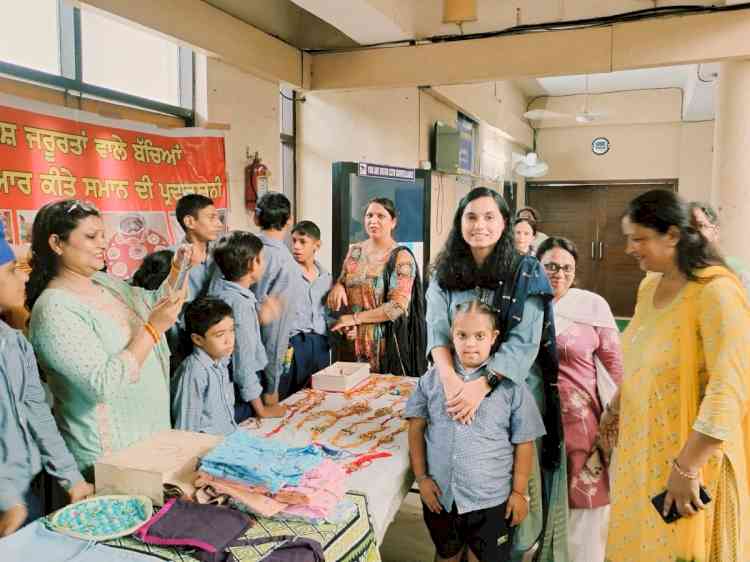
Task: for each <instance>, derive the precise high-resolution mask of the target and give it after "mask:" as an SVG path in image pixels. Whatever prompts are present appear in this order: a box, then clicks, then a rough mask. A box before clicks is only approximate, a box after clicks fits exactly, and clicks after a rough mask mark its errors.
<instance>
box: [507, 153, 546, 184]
mask: <svg viewBox="0 0 750 562" xmlns="http://www.w3.org/2000/svg"><path fill="white" fill-rule="evenodd" d="M513 169H514V170H515V172H516V173H517V174H518V175H519V176H523V177H525V178H539V177H542V176H544V175H546V174H547V172H549V164H547V163H546V162H544V161H543V160H541V159H540V158H539V155H538V154H537V153H536V152H529V153H528V154H526V156H523V157H522V158H521V159H520V160H518V163H517V164H516V165H515V166H514V168H513Z"/></svg>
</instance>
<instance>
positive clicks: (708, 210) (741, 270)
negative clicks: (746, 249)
mask: <svg viewBox="0 0 750 562" xmlns="http://www.w3.org/2000/svg"><path fill="white" fill-rule="evenodd" d="M688 210H689V211H690V224H691V225H692V227H693V228H694V229H696V230H697V231H698V232H700V233H701V236H703V238H705V239H706V240H707V241H708V242H710V243H712V244H715V245H716V246H719V245H720V243H721V225H720V224H719V214H718V213H717V212H716V209H714V208H713V207H712V206H711V205H709V204H708V203H703V202H701V201H691V202H690V203H688ZM724 261H726V262H727V266H728V267H729V268H730V269H731V270H732V271H733V272H734V274H735V275H736V276H737V278H738V279H739V280H740V283H742V286H743V287H745V291H747V294H748V295H750V268H749V267H748V266H747V265H746V264H745V263H744V262H743V261H742V260H741V259H739V258H737V257H735V256H724Z"/></svg>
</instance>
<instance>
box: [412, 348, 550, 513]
mask: <svg viewBox="0 0 750 562" xmlns="http://www.w3.org/2000/svg"><path fill="white" fill-rule="evenodd" d="M455 367H456V372H457V373H458V374H459V376H462V377H463V379H464V381H472V380H475V379H477V378H479V377H480V376H482V375H483V373H484V369H485V368H486V366H482V367H480V368H479V369H476V370H475V371H473V372H466V371H465V370H464V369H463V368H462V366H461V365H460V364H458V361H456V365H455ZM404 417H406V418H425V419H426V420H427V427H426V429H425V445H426V449H427V472H428V474H429V475H430V476H431V477H432V478H433V479H434V480H435V482H436V483H437V485H438V486H439V487H440V490H441V491H442V492H443V493H442V495H441V496H440V497H439V499H440V503H441V504H442V506H443V507H444V508H445V509H446V511H451V510H452V509H453V503H454V502H455V504H456V508H457V509H458V512H459V513H467V512H471V511H477V510H479V509H486V508H489V507H495V506H498V505H501V504H503V503H504V502H505V501H507V499H508V496H509V495H510V491H511V486H512V483H513V482H512V481H513V451H514V449H513V446H514V445H517V444H519V443H526V442H527V441H533V440H535V439H537V438H538V437H541V436H542V435H544V433H545V431H544V423H543V422H542V416H541V415H540V414H539V409H538V408H537V406H536V402H535V401H534V397H533V396H532V395H531V392H530V391H529V389H528V388H527V387H526V384H524V383H521V384H516V383H514V382H513V381H511V380H510V379H507V378H503V379H502V380H501V382H500V384H499V385H498V386H497V387H496V388H495V390H493V391H492V392H491V393H490V394H489V395H487V396H486V397H485V398H484V400H482V402H481V404H480V405H479V409H478V410H477V413H476V417H475V418H474V421H472V422H471V423H470V424H469V425H464V424H462V423H460V422H457V421H455V420H453V419H452V418H451V417H450V415H448V412H447V411H446V409H445V394H444V393H443V385H442V383H441V382H440V377H439V376H438V372H437V368H435V367H432V368H430V370H429V371H427V373H426V374H425V375H424V376H423V377H420V379H419V382H418V383H417V388H416V389H415V391H414V394H412V395H411V397H409V401H408V402H407V403H406V410H405V413H404Z"/></svg>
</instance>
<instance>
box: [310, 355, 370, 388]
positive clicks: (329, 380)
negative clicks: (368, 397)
mask: <svg viewBox="0 0 750 562" xmlns="http://www.w3.org/2000/svg"><path fill="white" fill-rule="evenodd" d="M368 378H370V364H369V363H347V362H345V361H339V362H336V363H334V364H333V365H331V366H329V367H326V368H325V369H323V370H322V371H318V372H317V373H315V374H314V375H313V376H312V387H313V388H315V389H318V390H326V391H328V392H345V391H347V390H351V389H353V388H355V387H357V386H359V385H360V384H361V383H363V382H364V381H365V380H366V379H368Z"/></svg>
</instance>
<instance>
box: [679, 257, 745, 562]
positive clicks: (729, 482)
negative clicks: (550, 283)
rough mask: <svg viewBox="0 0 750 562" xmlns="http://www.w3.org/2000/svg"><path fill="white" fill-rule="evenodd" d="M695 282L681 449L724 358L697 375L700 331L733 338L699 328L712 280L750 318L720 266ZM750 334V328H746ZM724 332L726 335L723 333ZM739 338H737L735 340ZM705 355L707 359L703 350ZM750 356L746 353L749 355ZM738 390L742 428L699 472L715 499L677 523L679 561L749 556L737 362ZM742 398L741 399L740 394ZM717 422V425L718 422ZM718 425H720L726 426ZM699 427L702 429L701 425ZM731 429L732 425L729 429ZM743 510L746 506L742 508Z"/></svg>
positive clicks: (685, 330)
mask: <svg viewBox="0 0 750 562" xmlns="http://www.w3.org/2000/svg"><path fill="white" fill-rule="evenodd" d="M696 276H697V277H698V281H697V282H690V283H688V285H687V287H686V288H685V290H686V294H685V305H684V306H682V307H681V309H680V314H681V315H682V318H681V326H680V371H679V375H680V377H679V378H680V391H679V392H680V442H681V443H682V444H684V443H685V442H686V441H687V439H688V435H689V434H690V432H691V431H692V430H693V428H694V426H695V422H696V420H697V419H698V416H699V410H701V409H702V408H703V402H704V400H706V399H708V400H715V399H716V398H714V397H707V396H706V395H705V394H704V392H705V390H706V387H707V385H708V382H709V380H710V379H711V378H712V377H713V376H715V375H716V373H714V372H712V370H713V369H715V368H716V367H717V366H719V365H720V361H721V360H722V358H720V357H716V358H712V359H711V360H710V361H709V358H708V356H707V357H706V369H705V373H699V363H700V361H699V359H700V358H699V357H698V350H699V349H701V347H700V346H699V341H698V340H699V338H701V337H702V336H703V335H704V334H702V333H701V331H702V330H703V331H708V330H711V331H713V330H715V331H716V334H720V336H719V337H723V338H731V337H733V335H734V334H733V333H732V331H731V330H732V328H731V327H729V328H727V327H725V326H703V325H702V319H701V318H699V311H698V308H699V307H698V303H699V301H700V299H701V293H702V291H704V290H705V288H706V285H707V284H708V283H710V282H711V281H715V280H716V279H727V280H729V281H730V282H731V285H732V287H733V288H736V290H737V292H738V293H739V294H740V295H741V297H742V299H741V300H742V306H744V308H745V311H746V314H750V306H748V302H747V299H746V298H745V292H744V288H743V287H742V285H741V284H740V282H739V280H738V279H737V277H736V276H735V275H733V274H732V273H731V272H730V271H729V270H728V269H726V268H724V267H719V266H713V267H708V268H705V269H703V270H700V271H698V272H697V273H696ZM745 327H746V328H750V322H745ZM725 328H727V332H724V330H725ZM738 335H739V334H738ZM703 350H704V354H706V355H708V354H707V352H706V349H705V341H704V348H703ZM747 352H748V354H750V349H747ZM737 367H739V368H740V369H739V373H738V380H736V381H735V382H736V383H737V384H736V386H737V388H740V389H741V388H742V387H744V398H745V408H744V416H743V417H742V419H741V423H740V424H739V425H738V426H735V429H734V431H732V432H731V433H729V434H728V435H727V437H726V438H725V439H724V440H723V443H722V445H721V447H720V449H719V450H718V451H717V452H716V453H715V454H714V455H713V456H712V457H711V458H710V459H709V461H708V462H707V463H706V465H705V466H704V467H703V469H702V471H701V481H702V482H703V483H704V484H706V486H707V487H708V489H709V493H710V494H711V495H712V497H713V500H712V501H713V505H709V508H708V509H706V510H703V511H701V512H699V513H698V514H697V515H695V516H694V517H691V518H689V519H682V520H680V521H678V522H677V523H676V524H675V526H676V533H677V541H676V544H677V545H678V547H679V548H680V549H681V550H682V552H678V553H676V554H677V555H678V557H677V560H685V561H708V562H714V561H716V562H718V561H721V562H725V561H726V562H729V561H738V562H744V561H745V560H747V557H748V556H750V548H749V546H750V545H748V539H749V534H748V532H747V531H743V530H742V528H741V527H742V521H743V520H744V521H747V517H748V515H750V510H749V509H748V505H747V503H748V499H749V496H748V480H749V479H750V458H748V455H750V415H748V413H747V392H748V389H750V370H749V368H748V363H747V360H745V361H741V362H740V363H739V364H738V365H737ZM740 397H741V394H740ZM717 421H718V420H717ZM726 421H727V420H721V421H719V424H720V425H725V424H724V423H723V422H726ZM698 423H701V422H700V421H699V422H698ZM730 425H731V424H730ZM742 504H745V505H742Z"/></svg>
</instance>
